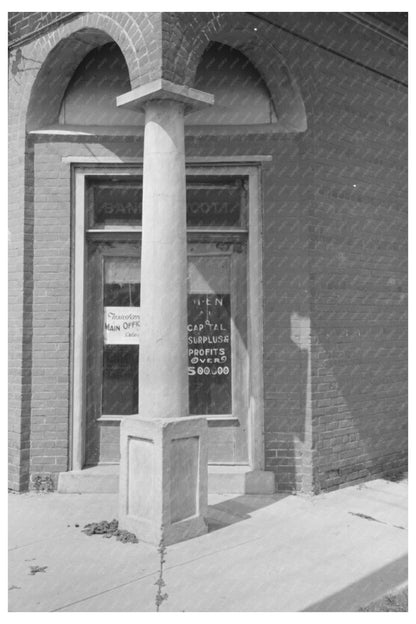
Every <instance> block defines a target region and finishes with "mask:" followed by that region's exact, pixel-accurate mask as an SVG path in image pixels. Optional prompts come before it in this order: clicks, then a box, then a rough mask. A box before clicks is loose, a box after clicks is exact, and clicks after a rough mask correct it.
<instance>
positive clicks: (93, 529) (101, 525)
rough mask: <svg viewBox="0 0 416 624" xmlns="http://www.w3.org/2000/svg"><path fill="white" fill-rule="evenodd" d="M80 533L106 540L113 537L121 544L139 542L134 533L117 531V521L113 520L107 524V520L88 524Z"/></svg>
mask: <svg viewBox="0 0 416 624" xmlns="http://www.w3.org/2000/svg"><path fill="white" fill-rule="evenodd" d="M75 526H76V525H75ZM82 532H83V533H85V534H86V535H102V536H103V537H107V538H110V537H115V538H116V539H117V541H119V542H122V543H123V544H127V543H128V542H131V543H132V544H137V543H138V541H139V540H138V539H137V537H136V536H135V534H134V533H130V531H125V530H123V529H119V528H118V520H115V519H113V520H111V522H108V520H102V521H101V522H90V523H89V524H86V525H85V526H84V528H83V529H82Z"/></svg>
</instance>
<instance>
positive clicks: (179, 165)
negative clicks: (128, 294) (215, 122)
mask: <svg viewBox="0 0 416 624" xmlns="http://www.w3.org/2000/svg"><path fill="white" fill-rule="evenodd" d="M141 276H142V277H141V310H140V315H141V316H140V323H141V334H140V335H141V337H140V373H139V380H140V389H139V414H140V415H141V416H144V417H145V418H148V417H149V418H178V417H182V416H187V415H188V373H187V370H188V369H187V366H188V362H187V329H186V320H187V303H186V302H187V294H186V277H187V258H186V186H185V141H184V104H183V103H181V102H175V101H172V100H150V101H149V102H147V104H146V117H145V133H144V167H143V233H142V271H141Z"/></svg>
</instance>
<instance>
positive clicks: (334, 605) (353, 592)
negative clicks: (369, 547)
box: [303, 555, 408, 612]
mask: <svg viewBox="0 0 416 624" xmlns="http://www.w3.org/2000/svg"><path fill="white" fill-rule="evenodd" d="M407 578H408V566H407V555H404V556H403V557H399V559H396V560H395V561H392V562H391V563H389V564H387V565H385V566H383V567H382V568H380V569H379V570H376V571H375V572H373V573H372V574H368V575H367V576H364V577H363V578H362V579H360V580H359V581H356V582H355V583H351V585H348V586H347V587H345V588H344V589H342V590H341V591H339V592H336V593H335V594H332V596H328V598H325V599H324V600H320V601H319V602H316V603H314V604H312V605H310V606H309V607H307V608H306V609H303V611H321V612H324V611H331V612H344V611H358V609H359V608H360V607H365V606H366V605H367V604H368V603H369V602H371V601H372V600H373V599H374V597H375V596H378V597H379V596H382V595H384V594H386V593H389V592H391V591H392V590H394V588H395V587H397V586H399V585H401V584H403V583H406V581H407ZM368 596H370V598H369V597H368ZM358 601H359V604H357V602H358Z"/></svg>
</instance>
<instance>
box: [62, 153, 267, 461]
mask: <svg viewBox="0 0 416 624" xmlns="http://www.w3.org/2000/svg"><path fill="white" fill-rule="evenodd" d="M253 160H254V161H253ZM247 161H248V163H247V164H244V163H242V161H241V158H240V159H238V160H237V162H235V164H233V163H232V162H230V161H227V162H224V161H220V160H219V159H218V158H215V157H214V158H212V159H210V158H201V159H196V158H192V159H191V160H190V162H187V175H189V176H192V175H196V176H202V175H203V176H216V177H219V176H222V175H224V176H244V177H247V179H248V189H249V193H248V243H247V245H248V247H247V337H248V360H249V371H248V374H249V405H248V431H247V434H248V456H249V467H250V468H251V469H252V470H264V456H265V453H264V399H263V396H264V393H263V286H262V284H263V280H262V209H261V206H262V202H261V161H260V162H259V161H256V159H251V158H249V157H247ZM141 169H142V167H141V162H139V161H138V160H137V159H136V160H134V161H128V162H124V163H121V164H120V161H117V160H116V159H114V162H109V161H108V160H106V161H105V163H102V162H100V160H99V159H97V160H96V161H95V162H94V163H92V162H91V160H89V161H88V160H87V161H85V162H80V160H79V159H74V161H73V162H72V182H73V195H72V196H73V198H74V206H73V212H72V215H73V228H72V231H73V262H72V293H71V294H72V297H71V301H72V340H71V342H72V349H71V385H72V392H71V395H72V401H71V403H72V418H71V419H70V421H71V422H70V439H71V451H70V469H71V470H81V469H82V468H83V466H84V460H85V396H86V395H85V393H86V388H85V366H86V359H85V351H86V349H85V342H86V314H85V312H86V310H85V307H86V302H85V285H86V250H87V231H86V205H85V204H86V201H85V187H86V184H85V182H86V178H87V177H88V176H93V175H100V176H106V175H108V176H115V175H117V176H120V175H126V176H132V175H136V176H137V175H138V174H140V173H141ZM133 231H141V228H137V227H136V228H126V234H125V235H126V236H127V237H130V238H131V235H132V232H133ZM192 231H195V232H196V231H197V229H195V228H192ZM201 231H207V228H203V229H201ZM216 231H218V232H220V231H221V228H216ZM222 231H223V232H227V233H229V232H231V231H238V229H237V230H236V228H222ZM240 231H242V230H241V229H240ZM109 235H110V233H107V235H106V234H105V233H102V232H101V233H100V232H95V233H93V234H91V236H95V237H96V238H97V239H98V238H99V237H100V236H101V237H103V236H109ZM120 237H123V233H122V232H120V230H119V231H118V232H117V238H118V239H120Z"/></svg>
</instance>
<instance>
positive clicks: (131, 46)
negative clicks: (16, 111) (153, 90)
mask: <svg viewBox="0 0 416 624" xmlns="http://www.w3.org/2000/svg"><path fill="white" fill-rule="evenodd" d="M154 21H155V18H154V17H153V22H154ZM153 22H152V16H150V17H149V15H148V14H147V13H137V14H134V16H133V15H131V14H129V13H112V14H104V13H87V14H84V15H81V16H80V17H78V18H77V19H75V20H74V21H72V22H70V23H67V24H64V25H62V26H61V27H59V28H58V29H57V30H55V31H54V32H52V33H49V34H48V35H45V36H44V37H41V38H40V39H38V40H37V41H36V43H35V45H34V46H33V51H32V52H31V56H32V58H33V59H35V60H36V62H37V63H38V64H39V69H38V72H37V73H36V76H35V77H34V79H33V81H30V80H29V81H27V84H26V85H25V93H24V97H23V98H22V106H23V107H24V106H25V103H26V102H27V129H29V130H30V129H33V128H35V127H41V126H42V125H43V124H44V123H48V122H49V123H53V122H54V121H56V119H57V115H58V112H59V105H60V101H61V99H62V96H63V94H64V92H65V89H66V86H67V84H68V82H69V80H70V79H71V76H72V74H73V72H74V71H75V69H76V67H77V66H78V64H79V63H80V62H81V60H82V59H83V58H84V57H85V56H86V54H88V52H90V51H91V50H92V49H93V48H94V47H96V46H97V45H102V44H103V43H107V42H109V41H114V42H115V43H116V44H117V45H118V46H119V48H120V50H121V52H122V54H123V56H124V58H125V60H126V64H127V68H128V72H129V76H130V82H131V84H132V86H134V84H135V83H136V82H137V80H138V78H139V76H140V77H143V76H148V77H149V79H152V78H156V77H157V71H155V70H154V68H153V75H152V67H151V66H150V63H149V59H151V58H152V57H151V53H152V51H153V49H154V42H153V38H150V37H148V38H147V39H145V37H144V35H143V33H148V34H149V33H150V32H152V33H153V32H154V26H155V24H153Z"/></svg>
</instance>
